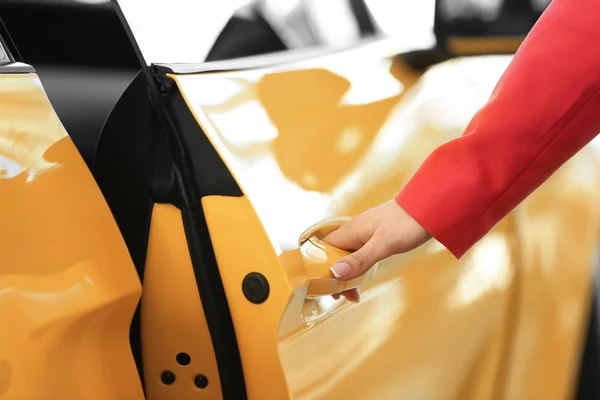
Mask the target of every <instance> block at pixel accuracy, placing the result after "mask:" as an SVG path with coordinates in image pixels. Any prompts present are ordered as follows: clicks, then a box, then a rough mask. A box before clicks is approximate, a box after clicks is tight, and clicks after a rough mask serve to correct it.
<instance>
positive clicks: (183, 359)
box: [175, 353, 192, 365]
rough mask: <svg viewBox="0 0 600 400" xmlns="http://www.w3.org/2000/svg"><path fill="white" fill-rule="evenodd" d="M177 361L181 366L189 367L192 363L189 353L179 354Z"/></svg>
mask: <svg viewBox="0 0 600 400" xmlns="http://www.w3.org/2000/svg"><path fill="white" fill-rule="evenodd" d="M175 359H176V360H177V363H178V364H179V365H189V364H190V363H191V362H192V357H190V355H189V354H188V353H179V354H177V357H175Z"/></svg>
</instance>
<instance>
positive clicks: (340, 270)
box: [330, 263, 352, 279]
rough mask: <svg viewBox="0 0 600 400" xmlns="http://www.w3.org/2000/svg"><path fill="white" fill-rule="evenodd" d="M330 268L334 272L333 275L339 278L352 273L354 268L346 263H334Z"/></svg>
mask: <svg viewBox="0 0 600 400" xmlns="http://www.w3.org/2000/svg"><path fill="white" fill-rule="evenodd" d="M330 270H331V272H333V276H335V277H336V278H338V279H339V278H343V277H344V276H346V275H350V272H352V268H351V267H350V266H349V265H348V264H346V263H339V264H334V265H333V267H331V268H330Z"/></svg>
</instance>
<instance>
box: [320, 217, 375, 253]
mask: <svg viewBox="0 0 600 400" xmlns="http://www.w3.org/2000/svg"><path fill="white" fill-rule="evenodd" d="M361 236H362V235H360V230H358V229H357V223H356V220H352V221H350V222H348V223H347V224H345V225H342V226H341V227H340V228H339V229H337V230H335V231H333V232H331V233H330V234H329V235H327V236H325V238H324V239H323V241H324V242H325V243H329V244H330V245H332V246H335V247H337V248H339V249H344V250H355V249H360V248H361V247H362V246H363V245H364V244H365V241H364V240H361Z"/></svg>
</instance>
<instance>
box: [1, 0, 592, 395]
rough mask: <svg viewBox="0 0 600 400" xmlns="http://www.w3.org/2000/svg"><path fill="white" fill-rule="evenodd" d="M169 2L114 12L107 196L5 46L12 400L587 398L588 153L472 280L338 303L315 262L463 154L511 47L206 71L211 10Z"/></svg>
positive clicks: (383, 276) (4, 358) (391, 283)
mask: <svg viewBox="0 0 600 400" xmlns="http://www.w3.org/2000/svg"><path fill="white" fill-rule="evenodd" d="M159 3H160V2H144V3H143V4H142V3H140V2H137V1H134V0H119V1H118V4H116V6H118V12H119V15H120V17H121V21H122V22H123V24H124V26H125V27H126V29H127V31H128V33H129V36H130V39H131V41H132V43H133V45H134V47H135V49H136V51H137V54H138V57H139V60H140V63H141V66H142V70H141V72H140V73H139V74H138V75H137V77H136V78H135V79H134V80H133V81H132V82H131V84H130V85H129V86H128V88H127V89H126V90H125V91H124V93H123V94H122V96H121V97H120V99H119V101H118V102H117V103H116V105H115V106H114V108H113V109H112V111H111V113H110V116H109V117H108V119H107V121H106V123H105V125H104V128H103V130H102V134H101V137H100V140H99V142H98V145H97V149H96V150H95V157H94V165H93V168H92V173H93V176H92V173H90V171H89V170H88V169H87V168H86V165H85V163H84V161H83V159H82V158H81V157H80V156H79V154H78V153H77V148H76V147H75V146H74V144H73V143H72V141H71V139H70V138H69V136H68V135H67V133H66V132H65V130H64V128H63V127H62V125H61V124H60V122H59V120H58V118H57V116H56V115H55V113H54V111H53V109H52V106H51V105H50V103H49V101H48V99H47V98H46V96H45V94H44V91H43V89H42V86H41V84H40V81H39V80H38V78H37V76H36V75H35V73H34V70H33V68H32V67H30V66H28V65H26V64H23V63H20V62H18V61H19V60H18V56H17V55H16V51H14V50H11V47H12V45H11V44H9V43H8V40H7V39H4V41H3V49H4V50H3V52H4V53H5V54H6V57H7V58H6V62H4V63H2V64H1V65H0V93H1V95H0V96H1V97H0V115H1V117H0V187H2V192H1V193H2V196H1V197H0V204H1V206H0V221H2V230H0V235H2V236H1V237H0V244H1V246H2V247H1V248H0V260H1V262H0V398H1V399H3V400H4V399H10V400H12V399H16V400H18V399H54V398H56V399H143V398H147V399H150V400H155V399H182V400H183V399H196V398H200V399H236V400H237V399H246V398H248V399H258V400H265V399H269V400H270V399H273V400H280V399H281V400H283V399H344V400H347V399H390V400H391V399H394V400H396V399H432V400H437V399H460V400H463V399H474V400H480V399H496V398H502V399H511V400H513V399H524V400H525V399H565V398H573V397H575V396H579V397H580V398H593V397H589V396H594V395H595V393H597V392H595V391H596V390H597V388H596V385H597V384H596V382H597V380H596V379H595V374H596V373H597V371H598V370H597V369H596V370H594V368H595V364H594V363H597V359H596V358H597V357H596V353H595V352H596V351H597V348H596V343H597V337H596V335H597V328H596V326H595V323H596V322H595V321H596V317H595V314H594V312H595V311H594V312H592V310H595V306H593V304H594V303H593V299H594V295H593V293H594V286H593V282H594V267H595V262H596V260H595V256H596V248H597V244H598V243H599V237H598V234H599V231H598V227H599V226H600V158H599V154H598V150H597V146H596V145H595V144H592V145H590V146H588V147H586V148H585V149H584V150H583V151H582V152H581V153H580V154H579V155H578V156H577V157H575V158H574V159H572V160H571V161H570V162H569V163H567V164H566V165H565V166H564V167H563V168H561V169H560V170H559V171H558V172H557V173H556V174H555V175H554V176H553V178H551V179H550V180H549V181H548V182H547V183H545V184H544V185H543V186H542V187H541V188H540V189H539V190H537V191H536V192H535V193H534V194H532V195H531V196H530V197H529V198H528V200H527V201H526V202H524V203H523V204H522V205H521V206H519V207H518V208H517V209H516V210H515V211H514V212H512V213H511V214H510V215H509V216H508V217H506V218H505V219H504V220H503V221H502V222H501V223H500V224H498V225H497V226H496V227H495V228H494V229H493V230H492V232H490V233H489V234H488V235H487V236H486V237H485V238H484V239H483V240H482V241H481V242H480V243H479V244H477V245H476V246H475V247H474V248H473V249H472V250H471V251H470V252H469V253H468V254H467V255H466V256H465V257H464V258H463V259H461V260H460V261H457V260H456V259H454V258H453V256H452V255H451V254H450V253H449V252H447V251H446V250H445V249H444V248H443V247H442V246H441V245H440V244H439V243H437V242H430V243H428V244H427V245H426V246H423V247H422V248H420V249H418V250H415V251H413V252H411V253H408V254H405V255H401V256H395V257H392V258H390V259H387V260H385V261H384V262H381V263H380V264H379V265H378V266H377V268H376V269H373V270H372V272H371V273H369V274H367V275H365V276H363V277H361V278H359V279H357V280H355V281H352V282H350V283H349V284H348V286H344V285H342V284H340V283H339V282H337V281H336V280H335V279H334V278H333V276H331V274H330V272H329V266H331V264H332V263H333V262H334V261H335V260H336V259H338V258H339V257H341V256H343V255H344V254H346V253H345V252H344V250H343V249H336V248H333V247H331V246H329V245H327V244H325V243H324V242H322V240H321V239H322V238H323V236H324V235H325V234H327V232H329V231H331V230H332V229H335V228H336V227H339V226H340V225H341V224H343V223H344V222H345V221H347V219H348V218H349V217H351V216H353V215H356V214H358V213H360V212H362V211H364V210H366V209H367V208H369V207H372V206H375V205H377V204H379V203H381V202H383V201H385V200H388V199H390V198H391V197H393V196H394V194H395V193H396V192H397V191H398V190H399V189H400V188H401V187H402V185H403V184H404V183H405V182H406V181H407V179H408V178H409V177H410V176H411V174H412V173H413V172H414V171H415V169H416V168H417V167H418V166H419V164H420V162H421V161H422V160H423V159H424V158H425V157H426V156H427V155H428V154H429V152H430V151H432V150H433V149H434V148H435V147H436V146H437V145H439V144H441V143H444V142H445V141H447V140H450V139H451V138H453V137H456V136H457V135H460V133H461V132H462V130H463V129H464V127H465V126H466V124H467V123H468V121H469V119H470V117H471V116H472V115H473V113H474V112H475V111H476V110H477V109H478V107H480V106H481V105H482V104H483V103H484V102H485V101H486V99H487V97H488V96H489V94H490V92H491V90H492V88H493V86H494V84H495V81H496V80H497V79H498V77H499V76H500V74H501V73H502V71H503V70H504V68H505V67H506V65H507V64H508V62H510V56H509V55H495V56H481V55H478V54H481V53H483V52H484V51H482V50H481V49H482V48H486V49H492V50H490V52H505V51H509V50H510V51H512V50H514V46H515V43H516V42H515V40H516V39H515V38H514V37H513V36H516V35H515V34H513V33H511V34H510V35H508V36H507V37H502V38H498V37H495V36H493V35H491V34H490V35H489V37H486V38H485V39H486V40H485V41H482V39H481V37H479V36H476V35H475V33H477V32H478V31H477V30H476V31H477V32H475V31H474V32H475V33H473V35H472V36H467V35H463V36H462V37H456V35H455V32H454V30H455V29H456V27H455V26H454V25H452V24H450V23H448V24H446V25H444V24H443V23H441V22H439V18H441V16H440V15H441V14H439V13H440V10H441V9H442V8H441V7H442V5H441V3H443V2H440V4H439V5H438V21H437V25H436V27H437V33H438V40H439V41H440V46H441V47H443V49H444V52H443V53H444V54H445V55H446V56H447V57H445V58H448V60H446V61H443V62H437V63H431V64H435V65H428V68H426V69H423V68H418V66H417V65H416V64H415V62H414V60H415V59H414V57H415V53H414V52H407V51H406V48H405V47H403V45H399V44H398V41H395V40H392V39H384V38H379V37H376V38H372V39H369V40H364V41H360V42H358V43H356V44H354V45H350V46H347V47H345V48H342V49H335V50H333V49H329V48H325V49H321V50H315V51H313V50H295V51H289V52H285V53H279V54H268V55H261V56H251V57H247V58H239V59H235V60H228V61H215V62H209V63H203V62H201V61H203V59H204V57H205V56H206V54H207V53H206V52H205V51H204V50H200V49H195V47H194V43H195V37H197V36H198V35H200V34H201V33H202V26H201V24H197V25H196V24H194V16H195V15H197V9H196V8H195V7H196V3H195V2H190V1H186V0H172V1H171V2H170V3H169V5H168V6H165V4H159ZM220 18H221V17H220ZM206 19H207V18H205V20H206ZM221 20H222V21H227V18H225V17H222V18H221ZM220 24H221V25H222V23H220ZM221 25H220V26H221ZM440 26H445V29H446V31H445V32H442V33H440ZM473 26H481V21H479V22H478V23H477V24H475V25H473ZM0 34H1V35H2V37H3V38H5V37H7V35H6V32H0ZM196 50H198V51H196ZM459 54H460V55H463V56H462V57H458V58H457V57H455V56H456V55H459ZM465 54H472V55H471V56H465ZM417 64H418V63H417ZM109 207H110V211H112V215H111V213H110V211H109ZM136 272H137V273H136ZM140 284H141V285H140ZM141 286H143V292H141ZM350 286H352V287H360V289H361V292H362V299H361V302H360V303H359V304H353V303H350V302H348V301H346V300H344V299H341V300H334V299H333V297H332V296H331V295H332V294H335V293H338V292H340V291H341V290H343V289H345V288H348V287H350ZM140 293H141V303H139V306H138V312H137V313H136V312H135V310H136V305H137V304H138V300H139V299H140ZM590 321H592V322H590ZM588 326H589V332H588V334H587V335H586V329H587V328H588ZM130 328H131V329H130ZM584 349H585V351H584ZM136 362H137V369H136ZM138 373H139V374H138ZM586 396H588V397H586Z"/></svg>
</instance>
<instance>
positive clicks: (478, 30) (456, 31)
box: [434, 0, 552, 56]
mask: <svg viewBox="0 0 600 400" xmlns="http://www.w3.org/2000/svg"><path fill="white" fill-rule="evenodd" d="M551 1H552V0H437V1H436V7H435V26H434V31H435V35H436V38H437V42H438V45H439V46H440V48H441V49H442V50H443V51H445V52H446V53H447V54H448V55H450V56H465V55H478V54H510V53H514V52H515V51H517V49H518V48H519V46H520V45H521V42H522V41H523V39H524V38H525V36H526V35H527V34H528V33H529V31H530V30H531V28H532V27H533V26H534V24H535V23H536V21H537V20H538V18H539V17H540V16H541V15H542V13H543V11H544V10H545V9H546V7H547V6H548V5H549V4H550V2H551Z"/></svg>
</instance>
